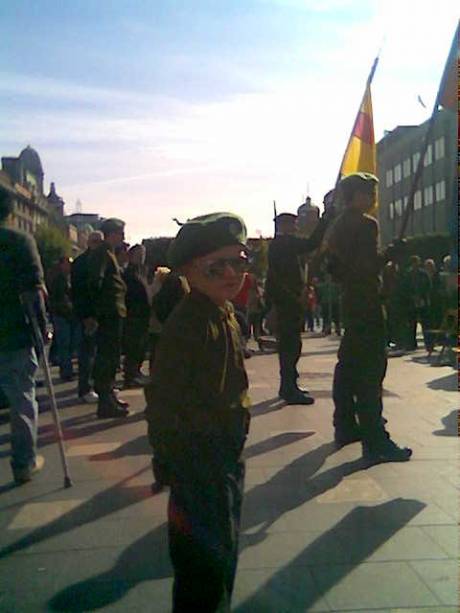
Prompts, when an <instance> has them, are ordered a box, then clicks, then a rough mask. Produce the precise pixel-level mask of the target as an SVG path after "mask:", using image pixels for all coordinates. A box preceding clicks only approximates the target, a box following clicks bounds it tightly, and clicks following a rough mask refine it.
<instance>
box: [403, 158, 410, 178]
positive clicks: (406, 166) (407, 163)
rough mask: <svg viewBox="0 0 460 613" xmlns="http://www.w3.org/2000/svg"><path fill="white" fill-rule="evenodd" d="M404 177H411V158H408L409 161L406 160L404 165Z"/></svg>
mask: <svg viewBox="0 0 460 613" xmlns="http://www.w3.org/2000/svg"><path fill="white" fill-rule="evenodd" d="M403 177H404V178H405V179H406V178H407V177H410V158H407V160H404V163H403Z"/></svg>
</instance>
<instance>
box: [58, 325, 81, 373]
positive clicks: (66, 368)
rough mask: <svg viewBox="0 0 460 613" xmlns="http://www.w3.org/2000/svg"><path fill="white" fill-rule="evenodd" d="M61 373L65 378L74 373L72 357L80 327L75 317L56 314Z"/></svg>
mask: <svg viewBox="0 0 460 613" xmlns="http://www.w3.org/2000/svg"><path fill="white" fill-rule="evenodd" d="M53 322H54V331H55V333H56V342H57V354H58V361H59V373H60V375H61V377H63V378H64V379H65V378H67V377H71V376H72V375H73V366H72V357H73V353H74V351H75V348H76V346H77V334H78V327H77V322H76V321H75V320H74V319H66V318H65V317H59V316H56V315H55V316H54V319H53Z"/></svg>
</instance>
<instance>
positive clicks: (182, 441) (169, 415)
mask: <svg viewBox="0 0 460 613" xmlns="http://www.w3.org/2000/svg"><path fill="white" fill-rule="evenodd" d="M245 249H246V227H245V225H244V222H243V221H242V220H241V219H240V218H239V217H237V216H236V215H233V214H231V213H213V214H210V215H204V216H201V217H197V218H195V219H192V220H191V221H189V222H187V223H186V224H185V225H183V226H182V227H181V229H180V231H179V233H178V235H177V237H176V239H175V240H174V242H173V244H172V246H171V248H170V252H169V256H170V264H171V266H172V268H173V269H175V270H177V271H178V272H179V273H180V274H183V275H185V276H186V278H187V280H188V282H189V284H190V288H191V292H190V293H189V294H188V295H187V296H185V297H184V298H183V300H182V301H181V303H180V304H179V305H178V306H177V307H176V308H175V309H174V311H173V312H172V314H171V316H170V317H169V318H168V320H167V322H166V324H165V327H164V329H163V332H162V334H161V337H160V341H159V344H158V347H157V351H156V355H155V365H154V369H153V375H152V383H151V384H150V385H149V386H148V387H147V388H146V398H147V409H146V416H147V421H148V426H149V439H150V442H151V444H152V447H153V448H154V450H155V458H156V459H157V460H158V465H160V466H162V467H163V468H162V470H163V472H164V474H163V475H161V480H162V481H163V482H164V483H167V484H169V485H170V488H171V489H170V499H169V507H168V530H169V548H170V555H171V560H172V564H173V567H174V588H173V611H174V613H180V612H185V611H186V612H187V613H189V612H190V611H200V613H207V612H212V611H219V612H224V611H225V612H229V611H230V598H231V594H232V589H233V583H234V579H235V572H236V565H237V553H238V533H239V525H240V511H241V502H242V493H243V478H244V464H243V461H242V459H241V454H242V450H243V446H244V443H245V440H246V436H247V432H248V427H249V412H248V408H249V398H248V394H247V390H248V379H247V375H246V372H245V368H244V359H243V353H242V348H241V344H240V334H239V329H238V324H237V322H236V319H235V316H234V313H233V308H232V306H231V304H230V302H229V301H230V300H231V299H232V298H233V297H234V296H236V294H237V293H238V291H239V289H240V287H241V284H242V281H243V275H244V272H245V270H246V269H247V256H246V251H245Z"/></svg>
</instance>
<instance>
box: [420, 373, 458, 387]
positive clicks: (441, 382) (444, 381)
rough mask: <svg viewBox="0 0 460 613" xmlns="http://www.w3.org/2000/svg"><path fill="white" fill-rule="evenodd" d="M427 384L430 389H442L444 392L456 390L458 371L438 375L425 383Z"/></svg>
mask: <svg viewBox="0 0 460 613" xmlns="http://www.w3.org/2000/svg"><path fill="white" fill-rule="evenodd" d="M427 386H428V387H429V388H430V389H432V390H444V391H445V392H458V373H457V372H456V371H454V372H452V373H450V374H449V375H446V376H445V377H439V379H434V380H433V381H430V382H429V383H427Z"/></svg>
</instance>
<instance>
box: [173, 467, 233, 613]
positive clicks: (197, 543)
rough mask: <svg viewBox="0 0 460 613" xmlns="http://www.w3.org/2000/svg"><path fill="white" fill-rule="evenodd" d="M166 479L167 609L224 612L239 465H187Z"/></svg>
mask: <svg viewBox="0 0 460 613" xmlns="http://www.w3.org/2000/svg"><path fill="white" fill-rule="evenodd" d="M191 464H192V465H191V466H186V467H184V468H183V470H181V471H180V474H179V475H178V476H177V477H176V478H175V479H173V481H172V483H171V493H170V498H169V507H168V531H169V550H170V556H171V561H172V565H173V567H174V587H173V613H190V612H192V611H197V612H198V611H199V612H200V613H212V612H219V613H230V600H231V595H232V591H233V584H234V581H235V573H236V566H237V559H238V536H239V530H240V517H241V504H242V499H243V486H244V463H243V462H234V463H231V464H229V465H227V466H226V467H225V468H223V467H218V468H216V467H215V466H213V465H212V463H211V464H208V463H207V462H204V463H203V464H202V465H200V463H199V462H196V463H193V462H192V463H191Z"/></svg>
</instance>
